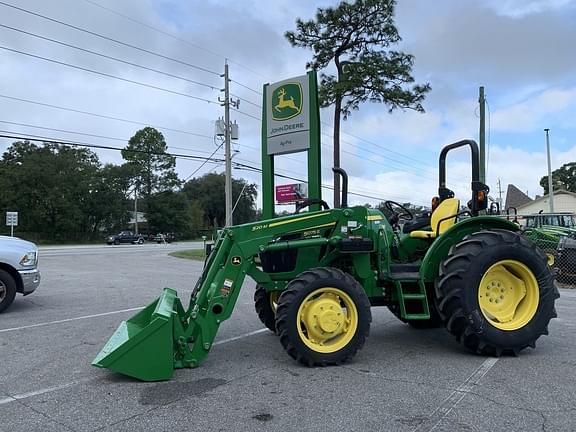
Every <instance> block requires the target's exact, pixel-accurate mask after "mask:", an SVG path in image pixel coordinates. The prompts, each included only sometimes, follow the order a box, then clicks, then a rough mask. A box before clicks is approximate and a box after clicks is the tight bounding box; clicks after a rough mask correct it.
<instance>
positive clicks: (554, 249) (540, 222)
mask: <svg viewBox="0 0 576 432" xmlns="http://www.w3.org/2000/svg"><path fill="white" fill-rule="evenodd" d="M574 216H575V215H574V214H573V213H542V212H540V213H538V214H533V215H528V216H523V217H522V219H523V224H524V228H523V233H524V235H525V236H526V237H528V238H529V239H530V240H531V241H533V242H534V243H535V244H536V245H537V246H538V247H539V248H540V249H542V250H543V251H544V252H545V253H546V255H547V256H548V262H549V264H550V265H554V262H555V260H556V256H557V254H558V248H559V245H560V241H561V239H562V238H563V237H576V224H575V219H574Z"/></svg>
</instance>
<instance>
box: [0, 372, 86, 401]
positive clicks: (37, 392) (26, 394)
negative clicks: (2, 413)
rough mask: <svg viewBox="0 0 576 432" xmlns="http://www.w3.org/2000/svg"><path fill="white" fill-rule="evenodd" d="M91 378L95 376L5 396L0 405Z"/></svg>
mask: <svg viewBox="0 0 576 432" xmlns="http://www.w3.org/2000/svg"><path fill="white" fill-rule="evenodd" d="M91 379H93V378H86V379H81V380H78V381H72V382H69V383H68V384H62V385H59V386H54V387H48V388H45V389H41V390H36V391H32V392H28V393H22V394H19V395H14V396H10V397H7V398H5V399H0V405H3V404H7V403H10V402H16V401H17V400H20V399H26V398H29V397H32V396H38V395H41V394H44V393H51V392H54V391H56V390H62V389H65V388H68V387H72V386H74V385H76V384H80V383H83V382H86V381H90V380H91Z"/></svg>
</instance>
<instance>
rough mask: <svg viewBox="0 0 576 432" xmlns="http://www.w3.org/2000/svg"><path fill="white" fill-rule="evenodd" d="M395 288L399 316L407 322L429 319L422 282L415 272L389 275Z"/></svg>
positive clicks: (426, 299) (428, 309)
mask: <svg viewBox="0 0 576 432" xmlns="http://www.w3.org/2000/svg"><path fill="white" fill-rule="evenodd" d="M390 277H391V279H392V280H393V281H394V285H395V286H396V296H397V298H398V304H399V306H400V315H401V316H402V318H404V319H407V320H425V319H430V308H429V306H428V297H427V296H426V289H425V286H424V282H422V281H421V280H420V278H419V274H418V273H416V272H410V273H395V274H393V275H390Z"/></svg>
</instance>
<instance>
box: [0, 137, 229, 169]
mask: <svg viewBox="0 0 576 432" xmlns="http://www.w3.org/2000/svg"><path fill="white" fill-rule="evenodd" d="M0 138H7V139H14V140H23V141H33V142H43V143H47V144H61V145H70V146H76V147H86V148H95V149H100V150H115V151H122V150H126V149H124V148H118V147H112V146H105V145H100V144H91V143H84V142H81V141H72V140H61V139H54V138H51V137H47V136H42V135H36V134H26V135H22V134H19V133H17V132H13V131H6V130H0ZM128 151H129V152H130V153H144V154H152V155H160V156H162V155H166V156H172V157H175V158H178V159H189V160H208V161H210V162H213V163H220V162H223V161H224V159H213V158H209V157H205V156H197V155H188V154H181V153H168V152H164V153H161V152H151V151H145V150H128Z"/></svg>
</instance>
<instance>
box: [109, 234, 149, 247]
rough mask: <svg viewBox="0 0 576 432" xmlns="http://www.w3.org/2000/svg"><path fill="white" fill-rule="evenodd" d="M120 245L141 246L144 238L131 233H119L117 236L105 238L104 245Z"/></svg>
mask: <svg viewBox="0 0 576 432" xmlns="http://www.w3.org/2000/svg"><path fill="white" fill-rule="evenodd" d="M120 243H132V244H136V243H138V244H142V243H144V236H143V235H142V234H134V233H133V232H132V231H120V232H119V233H118V234H115V235H110V236H108V237H106V244H109V245H111V244H115V245H119V244H120Z"/></svg>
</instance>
